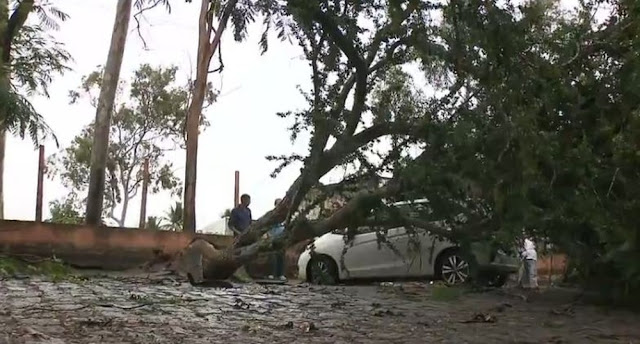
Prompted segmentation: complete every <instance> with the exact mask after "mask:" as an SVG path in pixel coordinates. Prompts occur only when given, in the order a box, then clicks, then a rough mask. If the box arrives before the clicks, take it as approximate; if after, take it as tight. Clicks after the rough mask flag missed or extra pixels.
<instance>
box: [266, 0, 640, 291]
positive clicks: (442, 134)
mask: <svg viewBox="0 0 640 344" xmlns="http://www.w3.org/2000/svg"><path fill="white" fill-rule="evenodd" d="M600 5H601V4H600V2H599V1H594V2H590V1H585V2H581V3H580V5H579V7H578V8H577V9H576V10H575V11H566V10H563V9H562V7H561V6H560V3H559V2H557V1H546V0H540V1H530V2H526V3H518V4H516V3H515V2H510V1H507V2H498V1H480V0H468V1H457V2H450V3H448V4H446V5H439V4H435V3H434V4H432V3H428V2H425V1H411V0H406V1H390V2H387V1H376V0H368V1H360V2H357V3H353V2H349V1H334V2H330V3H326V2H311V1H289V2H287V6H286V7H285V8H283V11H284V13H286V14H287V16H288V18H289V19H291V20H293V23H288V24H287V26H288V29H289V30H290V32H292V33H291V36H292V37H294V38H295V39H296V40H297V42H298V43H299V44H300V46H301V47H302V48H303V50H304V53H305V57H306V58H307V60H308V61H309V64H310V67H311V72H312V73H311V74H312V75H311V81H312V88H311V89H310V90H309V91H308V92H305V96H306V98H307V100H308V102H309V106H308V108H307V109H304V110H302V111H298V112H288V113H283V114H280V116H281V117H285V118H291V119H292V122H293V124H292V126H291V127H290V128H291V132H292V139H296V138H298V137H299V134H300V133H301V132H304V131H307V132H309V133H310V134H311V140H310V145H309V153H308V155H307V156H299V155H293V156H288V157H287V156H280V157H275V156H274V157H270V159H271V160H280V161H281V165H280V166H279V167H278V168H277V171H280V170H281V169H282V168H284V167H286V166H288V165H290V164H291V163H292V162H297V161H300V162H303V163H304V166H303V168H302V174H301V176H300V178H299V179H298V180H297V181H296V183H294V184H293V186H292V188H291V189H290V194H289V195H290V196H291V198H292V200H288V201H289V202H290V203H289V204H290V205H291V206H292V207H294V208H296V209H294V211H295V210H297V207H298V206H299V205H300V200H301V199H302V198H303V197H304V196H305V195H306V194H307V193H308V192H309V190H311V188H314V187H316V188H318V189H321V190H326V191H324V192H325V193H326V195H324V197H325V198H326V197H329V196H330V194H331V193H335V192H342V190H343V189H344V187H347V186H348V185H353V184H354V180H374V181H376V182H377V184H376V186H377V187H372V188H361V189H360V190H359V191H358V192H357V193H356V194H354V195H353V196H352V197H349V198H350V201H349V203H348V204H347V205H346V206H345V207H344V208H343V209H342V211H338V212H336V213H335V214H332V215H330V216H329V219H323V220H321V221H318V222H315V223H310V222H309V221H307V220H306V219H304V216H305V215H306V213H305V212H304V211H302V212H300V213H299V214H300V215H299V218H294V219H291V221H289V219H287V221H288V222H287V223H286V225H287V230H291V231H293V230H292V228H298V229H300V228H302V227H304V228H305V229H306V230H307V231H309V232H310V236H311V237H313V236H315V235H318V234H322V233H326V232H328V231H330V230H332V229H334V228H344V227H349V228H351V227H353V228H356V227H357V226H358V225H360V224H362V223H363V222H366V221H367V220H369V218H370V216H369V215H370V214H371V213H370V210H372V209H375V210H379V211H381V212H383V213H385V216H383V217H379V220H382V221H383V222H387V223H386V224H384V225H386V226H397V225H399V224H401V225H406V226H408V227H418V228H420V227H421V226H422V229H429V230H430V231H431V232H432V234H436V235H437V236H442V237H446V238H448V239H450V240H453V241H456V242H458V243H460V244H461V245H462V246H465V245H468V244H469V241H470V240H477V239H483V240H489V241H493V242H495V244H496V245H514V244H515V243H517V242H518V240H519V239H520V238H521V237H522V236H523V235H530V236H533V237H535V238H537V239H538V244H539V246H540V247H542V246H543V245H542V244H543V243H550V244H552V245H553V246H554V247H555V248H556V249H557V250H559V251H561V252H564V253H567V254H568V255H569V258H570V259H571V261H572V263H573V264H574V266H575V268H576V271H577V273H578V276H579V281H580V282H581V283H583V285H585V286H589V287H597V288H601V290H603V291H605V292H606V293H608V294H610V295H611V296H615V297H635V299H636V300H638V299H640V263H639V262H640V230H639V227H638V225H637V221H636V218H637V215H636V214H638V213H639V211H640V203H639V202H638V201H637V199H636V198H637V197H636V195H637V193H638V192H640V189H638V188H639V187H640V186H639V185H640V179H638V178H639V175H638V174H637V171H638V168H640V166H638V163H639V161H640V160H638V157H639V156H640V155H638V154H637V152H638V151H640V147H639V146H638V144H639V142H640V141H639V140H638V137H637V133H638V132H639V130H640V107H639V105H640V88H639V87H640V86H639V85H640V83H639V82H638V81H639V80H640V18H639V17H638V16H639V15H640V3H638V2H633V1H623V2H619V3H616V4H615V6H609V7H607V6H600ZM598 10H600V11H601V12H602V13H601V14H600V15H598V16H596V15H595V12H596V11H598ZM602 14H604V17H605V19H604V20H601V21H596V20H595V18H600V17H602ZM435 18H437V20H436V19H435ZM366 20H368V21H369V22H367V25H365V24H363V23H364V21H366ZM416 64H419V65H420V66H421V67H422V70H423V71H424V73H425V76H426V80H427V82H428V85H418V84H417V83H416V81H415V80H412V78H410V77H409V76H408V74H407V73H406V70H407V68H410V67H412V66H413V67H415V66H416ZM347 99H348V101H347ZM337 168H343V169H344V171H345V179H344V180H343V182H342V183H339V184H338V185H332V186H331V188H328V187H327V188H320V185H319V180H320V178H321V177H322V176H324V175H325V174H327V173H328V172H330V171H332V170H334V171H335V169H337ZM380 198H385V199H387V201H389V202H386V203H381V202H379V199H380ZM418 198H427V199H428V200H429V206H428V207H425V208H424V209H414V210H415V211H412V212H411V213H412V214H413V215H412V216H413V217H417V218H418V220H420V221H422V222H421V223H418V222H410V221H409V220H408V219H407V217H408V216H407V215H406V214H403V213H402V212H401V211H398V210H397V209H390V208H391V207H388V203H391V201H397V200H404V199H418ZM385 204H386V205H385ZM290 213H293V211H290ZM345 214H349V216H347V215H345ZM334 215H335V216H334ZM389 215H394V216H389ZM394 221H395V223H389V222H394ZM341 226H342V227H341ZM383 227H384V226H383ZM444 228H449V229H451V230H450V231H448V230H444ZM381 233H382V234H384V232H383V231H382V230H381Z"/></svg>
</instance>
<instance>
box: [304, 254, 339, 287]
mask: <svg viewBox="0 0 640 344" xmlns="http://www.w3.org/2000/svg"><path fill="white" fill-rule="evenodd" d="M309 282H311V283H313V284H322V285H335V284H337V283H338V267H337V266H336V263H335V262H334V261H333V259H331V258H329V257H327V256H315V257H313V258H312V259H311V261H309Z"/></svg>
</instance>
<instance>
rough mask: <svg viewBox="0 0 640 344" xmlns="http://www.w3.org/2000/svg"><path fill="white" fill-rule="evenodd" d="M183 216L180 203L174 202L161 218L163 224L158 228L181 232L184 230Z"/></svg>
mask: <svg viewBox="0 0 640 344" xmlns="http://www.w3.org/2000/svg"><path fill="white" fill-rule="evenodd" d="M183 214H184V210H183V208H182V203H181V202H175V203H174V204H173V205H172V206H171V208H169V210H168V211H166V212H165V215H164V217H162V222H164V223H163V224H161V225H160V228H161V229H164V230H169V231H182V229H183V228H184V221H183V218H182V216H183Z"/></svg>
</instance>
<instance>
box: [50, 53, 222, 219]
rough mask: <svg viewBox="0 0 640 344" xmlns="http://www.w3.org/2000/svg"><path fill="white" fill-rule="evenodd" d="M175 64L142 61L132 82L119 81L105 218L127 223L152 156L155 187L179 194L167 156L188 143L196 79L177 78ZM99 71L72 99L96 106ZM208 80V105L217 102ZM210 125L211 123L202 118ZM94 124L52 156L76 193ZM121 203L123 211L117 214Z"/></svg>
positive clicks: (84, 176) (84, 178)
mask: <svg viewBox="0 0 640 344" xmlns="http://www.w3.org/2000/svg"><path fill="white" fill-rule="evenodd" d="M177 71H178V69H177V67H167V68H164V67H157V68H156V67H152V66H150V65H146V64H144V65H141V66H140V67H139V68H138V69H137V70H136V71H135V72H134V75H133V77H132V79H131V81H130V82H129V83H125V82H121V83H120V88H119V92H118V99H117V100H116V103H115V108H114V111H113V118H112V123H111V131H110V136H111V137H110V144H109V150H108V152H109V154H108V160H107V178H106V180H105V190H106V192H105V202H104V203H105V205H106V207H105V214H104V217H105V219H109V220H111V221H115V222H116V223H117V225H119V226H124V225H125V220H126V217H127V211H128V208H129V205H130V204H129V202H130V200H131V199H133V198H134V197H135V196H136V195H137V194H138V191H139V189H140V187H141V186H142V182H143V179H144V176H143V169H142V167H143V164H144V161H145V159H148V160H149V166H150V167H149V171H150V178H149V180H150V186H151V189H150V190H151V192H152V193H157V192H160V191H162V190H169V191H170V192H171V193H173V194H180V192H181V183H180V180H179V179H178V178H177V177H176V176H175V173H174V167H173V164H172V163H171V162H170V161H169V160H167V159H166V158H165V157H164V155H165V154H166V153H167V152H169V151H173V150H176V149H181V148H183V147H184V144H185V136H184V135H185V114H186V109H187V106H188V104H189V100H190V97H191V91H190V90H191V87H192V82H191V81H189V80H187V81H185V82H186V86H183V85H181V84H180V83H178V82H177V81H176V73H177ZM101 78H102V73H101V72H100V71H99V70H98V71H95V72H93V73H91V74H89V75H87V76H85V77H84V78H83V80H82V85H81V87H80V88H79V89H78V90H72V91H70V99H71V103H75V102H77V101H79V100H80V99H81V98H83V97H87V98H88V101H89V102H90V103H91V104H92V105H94V106H95V105H96V100H97V98H96V96H95V93H96V92H95V91H96V89H97V88H99V87H100V84H101V82H102V79H101ZM215 97H216V93H215V92H214V91H213V89H212V87H211V85H210V84H209V87H208V92H207V102H206V105H210V104H211V103H213V102H214V101H215ZM201 125H202V126H203V127H206V126H207V125H208V122H207V121H206V120H204V119H203V120H202V122H201ZM92 133H93V125H89V126H87V127H86V128H85V129H83V131H82V132H81V133H80V134H79V135H78V136H76V137H75V138H74V140H73V141H72V143H71V145H70V146H69V147H67V148H65V149H64V150H63V151H62V152H61V153H59V154H56V155H54V156H52V157H51V158H50V163H51V165H52V166H54V168H53V169H52V170H51V173H54V174H59V176H60V178H61V179H62V182H63V184H64V185H65V186H66V187H68V188H69V189H71V190H73V191H74V192H75V193H77V194H81V193H84V192H85V191H86V188H87V185H88V182H89V166H90V157H91V147H92V143H93V134H92ZM117 207H119V211H120V213H119V214H117V213H116V208H117Z"/></svg>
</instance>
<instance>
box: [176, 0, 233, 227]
mask: <svg viewBox="0 0 640 344" xmlns="http://www.w3.org/2000/svg"><path fill="white" fill-rule="evenodd" d="M237 2H238V1H237V0H232V1H229V2H228V3H227V5H226V7H225V9H224V11H223V13H222V15H221V17H220V22H219V23H218V28H217V30H215V31H214V30H213V26H212V25H213V15H211V14H210V13H211V11H212V10H211V9H212V8H213V7H215V6H219V4H218V1H211V0H202V3H201V5H200V17H199V21H198V27H199V30H198V59H197V65H196V80H195V83H194V89H193V97H192V98H191V104H189V110H188V112H187V152H186V161H185V176H184V216H183V225H184V228H183V230H184V231H186V232H191V233H195V231H196V177H197V173H198V134H199V130H200V116H202V105H203V104H204V98H205V94H206V91H207V77H208V76H209V64H210V63H211V58H212V57H213V54H214V52H215V51H216V49H217V48H218V45H219V44H220V39H221V38H222V33H223V32H224V29H225V28H226V27H227V22H228V21H229V17H230V16H231V10H232V9H233V8H234V7H235V5H236V3H237ZM213 32H215V34H214V36H213V39H211V34H212V33H213Z"/></svg>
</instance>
